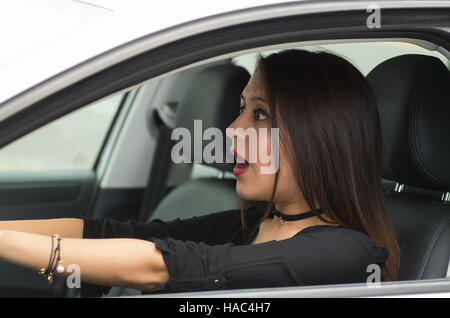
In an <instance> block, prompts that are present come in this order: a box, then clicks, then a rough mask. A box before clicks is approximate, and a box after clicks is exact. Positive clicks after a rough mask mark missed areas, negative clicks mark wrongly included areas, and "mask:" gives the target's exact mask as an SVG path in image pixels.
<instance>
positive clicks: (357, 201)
mask: <svg viewBox="0 0 450 318" xmlns="http://www.w3.org/2000/svg"><path fill="white" fill-rule="evenodd" d="M256 69H257V70H258V71H260V72H261V75H262V76H263V79H264V82H265V88H266V97H267V98H268V102H269V107H270V113H271V114H272V116H271V118H272V127H279V138H280V140H279V145H280V151H283V152H284V153H285V154H286V156H287V160H288V162H289V164H290V166H291V167H292V170H293V173H294V177H295V179H296V181H297V183H298V185H299V187H300V189H301V191H302V193H303V196H304V199H305V200H306V203H307V204H308V205H309V207H310V208H311V210H312V211H313V212H314V213H315V215H316V216H317V217H318V218H320V219H321V220H322V221H324V222H327V220H325V219H324V218H323V217H322V216H321V215H319V214H318V213H317V211H316V204H318V206H319V207H321V208H322V210H323V211H324V214H326V216H327V217H328V218H329V219H330V221H331V223H334V224H336V223H337V224H340V225H342V226H344V227H346V228H350V229H354V230H357V231H360V232H362V233H365V234H367V235H368V236H369V237H371V238H372V239H373V240H374V241H375V243H377V245H379V246H381V247H384V248H385V249H387V251H388V257H387V260H386V263H385V267H384V268H383V271H384V274H385V280H396V279H397V276H398V270H399V266H400V248H399V245H398V242H397V237H396V233H395V232H394V230H393V227H392V224H391V222H390V220H389V218H388V216H387V214H386V213H385V206H384V198H383V191H382V188H381V177H382V167H381V145H382V144H381V143H382V136H381V126H380V122H379V115H378V109H377V104H376V98H375V96H374V94H373V92H372V90H371V88H370V86H369V84H368V82H367V81H366V79H365V77H364V76H363V75H362V74H361V73H360V72H359V71H358V70H357V69H356V68H355V67H354V66H353V65H352V64H351V63H350V62H348V61H347V60H345V59H344V58H341V57H338V56H336V55H333V54H330V53H327V52H309V51H304V50H286V51H283V52H279V53H274V54H271V55H269V56H267V57H262V56H261V55H260V56H259V57H258V61H257V64H256ZM280 164H281V163H280ZM278 174H279V170H278V171H277V173H276V175H275V182H274V188H273V191H272V197H271V199H270V201H269V202H268V204H267V205H266V206H265V211H264V212H263V213H264V216H263V218H262V219H261V222H262V221H263V220H264V219H265V218H267V215H268V213H269V212H270V209H271V208H272V206H273V204H274V202H273V200H274V195H275V192H276V187H277V183H278ZM259 206H260V205H259ZM244 207H245V201H242V205H241V218H242V225H243V232H244V231H245V230H246V226H245V220H244V213H245V208H244ZM260 207H261V206H260ZM247 230H248V229H247Z"/></svg>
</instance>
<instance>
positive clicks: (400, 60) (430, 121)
mask: <svg viewBox="0 0 450 318" xmlns="http://www.w3.org/2000/svg"><path fill="white" fill-rule="evenodd" d="M367 79H368V81H369V83H370V84H371V86H372V89H373V91H374V93H375V96H376V98H377V102H378V107H379V113H380V120H381V126H382V131H383V165H384V174H383V177H384V178H386V179H389V180H395V181H397V182H400V183H402V184H406V185H411V186H416V187H419V188H425V189H433V190H439V191H450V72H449V70H448V69H447V67H446V66H445V65H444V64H443V63H442V62H441V60H440V59H438V58H436V57H431V56H424V55H414V54H411V55H403V56H397V57H394V58H391V59H389V60H387V61H385V62H383V63H381V64H380V65H378V66H377V67H375V68H374V69H373V70H372V71H371V72H370V73H369V74H368V75H367Z"/></svg>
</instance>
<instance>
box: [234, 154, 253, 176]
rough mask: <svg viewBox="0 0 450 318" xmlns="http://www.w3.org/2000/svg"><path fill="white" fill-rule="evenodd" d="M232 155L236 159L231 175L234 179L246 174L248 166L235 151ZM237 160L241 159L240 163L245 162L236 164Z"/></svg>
mask: <svg viewBox="0 0 450 318" xmlns="http://www.w3.org/2000/svg"><path fill="white" fill-rule="evenodd" d="M233 155H234V157H235V159H236V165H235V166H234V169H233V174H234V175H235V176H236V177H238V176H240V175H241V174H243V173H244V172H246V171H247V170H248V167H249V164H248V162H247V161H246V160H245V158H243V157H241V156H239V155H238V153H237V152H236V151H233ZM237 158H239V159H241V160H240V161H245V162H243V163H239V162H237Z"/></svg>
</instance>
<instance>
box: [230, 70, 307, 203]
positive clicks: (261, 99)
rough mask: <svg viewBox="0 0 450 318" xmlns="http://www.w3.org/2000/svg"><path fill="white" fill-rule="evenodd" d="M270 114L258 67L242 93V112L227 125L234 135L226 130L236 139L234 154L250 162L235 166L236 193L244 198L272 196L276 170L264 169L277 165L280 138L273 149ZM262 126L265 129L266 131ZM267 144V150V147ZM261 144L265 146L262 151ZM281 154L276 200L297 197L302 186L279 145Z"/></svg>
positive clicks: (283, 200) (233, 147)
mask: <svg viewBox="0 0 450 318" xmlns="http://www.w3.org/2000/svg"><path fill="white" fill-rule="evenodd" d="M271 116H272V114H271V113H270V109H269V105H268V103H267V96H266V92H265V86H264V82H263V77H262V76H261V73H260V71H258V70H256V71H255V73H254V74H253V76H252V77H251V78H250V80H249V82H248V84H247V86H246V87H245V88H244V90H243V92H242V95H241V111H240V114H239V116H238V117H237V118H236V120H235V121H234V122H233V123H232V124H231V125H230V126H229V127H228V128H233V129H234V135H230V134H229V133H227V135H228V136H229V137H230V138H232V140H233V144H232V148H231V149H230V151H231V153H233V154H234V155H237V156H239V157H241V158H243V159H245V160H246V161H247V162H248V165H243V166H241V165H237V166H236V167H235V169H234V174H235V175H236V179H237V182H236V192H237V194H238V195H239V196H240V197H241V198H243V199H246V200H257V201H269V200H270V198H271V196H272V191H273V187H274V181H275V172H276V169H272V171H273V173H270V174H268V173H262V171H263V169H268V168H269V167H272V168H274V167H275V168H276V165H275V161H274V160H275V156H276V149H275V147H276V145H277V144H276V143H277V142H278V140H274V141H275V143H274V144H273V146H274V147H273V148H274V149H272V145H271V135H272V132H271ZM281 124H282V123H281ZM239 128H241V129H242V131H241V132H240V131H239V130H238V129H239ZM249 128H250V129H249ZM261 128H266V129H265V131H264V129H261ZM246 131H247V133H245V132H246ZM248 131H255V133H256V142H255V139H253V141H252V138H251V134H250V133H248ZM276 136H277V135H276V134H275V137H276ZM276 139H277V138H276ZM264 146H265V147H266V149H264ZM261 147H263V148H262V149H261V150H260V148H261ZM272 150H273V151H272ZM260 152H261V154H262V156H261V154H260ZM278 154H279V161H278V162H279V164H278V169H279V170H280V172H279V173H280V175H279V177H278V185H277V191H276V193H275V198H274V201H275V202H285V201H291V200H295V199H297V200H298V199H299V189H298V186H297V183H296V181H295V179H294V176H293V174H292V170H291V169H290V167H289V165H288V163H287V162H286V160H285V154H284V153H283V151H282V147H281V145H279V146H278ZM264 155H265V156H264ZM252 156H253V157H252ZM268 157H271V160H270V161H269V162H267V160H264V158H266V159H268ZM255 158H256V160H255ZM261 159H263V161H264V162H262V160H261Z"/></svg>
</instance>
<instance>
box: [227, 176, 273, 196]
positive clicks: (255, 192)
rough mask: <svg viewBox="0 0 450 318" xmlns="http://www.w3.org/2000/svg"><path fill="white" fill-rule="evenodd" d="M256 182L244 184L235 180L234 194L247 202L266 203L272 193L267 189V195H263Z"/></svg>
mask: <svg viewBox="0 0 450 318" xmlns="http://www.w3.org/2000/svg"><path fill="white" fill-rule="evenodd" d="M257 185H258V182H251V183H248V182H247V183H246V182H242V181H239V180H236V193H237V195H238V196H239V197H240V198H241V199H244V200H247V201H251V200H254V201H268V200H269V199H268V198H267V196H268V197H270V194H271V193H272V189H269V191H268V193H269V194H268V195H264V191H262V190H263V189H262V188H261V186H257Z"/></svg>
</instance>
